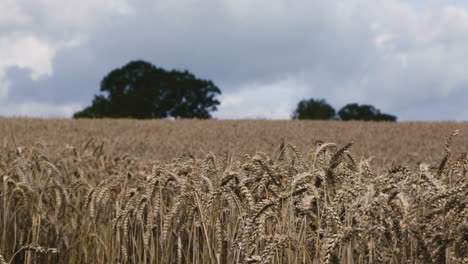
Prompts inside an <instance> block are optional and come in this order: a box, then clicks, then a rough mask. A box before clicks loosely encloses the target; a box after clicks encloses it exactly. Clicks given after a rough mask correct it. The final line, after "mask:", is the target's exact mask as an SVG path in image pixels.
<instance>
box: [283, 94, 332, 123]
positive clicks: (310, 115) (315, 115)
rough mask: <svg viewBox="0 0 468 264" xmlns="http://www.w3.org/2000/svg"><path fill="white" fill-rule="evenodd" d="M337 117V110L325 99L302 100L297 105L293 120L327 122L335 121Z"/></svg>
mask: <svg viewBox="0 0 468 264" xmlns="http://www.w3.org/2000/svg"><path fill="white" fill-rule="evenodd" d="M335 116H336V111H335V109H334V108H333V107H332V106H331V105H329V104H328V103H327V102H326V101H325V100H324V99H319V100H315V99H309V100H305V99H304V100H302V101H300V102H299V104H298V105H297V108H296V110H295V111H294V113H293V116H292V118H293V119H316V120H327V119H333V118H335Z"/></svg>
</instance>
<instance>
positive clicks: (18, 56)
mask: <svg viewBox="0 0 468 264" xmlns="http://www.w3.org/2000/svg"><path fill="white" fill-rule="evenodd" d="M54 55H55V48H54V47H53V46H52V45H51V44H50V43H47V41H44V40H41V39H39V38H37V37H35V36H31V35H23V34H19V33H17V34H12V35H7V36H0V58H1V60H0V99H2V98H5V97H6V96H7V95H8V90H9V86H10V81H8V80H6V79H5V78H6V71H7V70H8V68H10V67H14V66H15V67H18V68H28V69H30V70H31V75H30V77H31V79H33V80H38V79H39V78H40V77H43V76H47V75H51V74H52V72H53V69H52V59H53V58H54Z"/></svg>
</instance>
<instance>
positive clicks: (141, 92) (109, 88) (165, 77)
mask: <svg viewBox="0 0 468 264" xmlns="http://www.w3.org/2000/svg"><path fill="white" fill-rule="evenodd" d="M100 91H101V94H98V95H96V96H95V97H94V99H93V102H92V104H91V106H88V107H86V108H85V109H83V110H82V111H80V112H77V113H75V115H74V117H75V118H83V117H84V118H101V117H112V118H120V117H121V118H138V119H144V118H166V117H174V118H210V117H211V115H210V112H211V111H215V110H217V105H219V104H220V102H219V101H218V100H217V99H216V98H215V97H216V95H219V94H221V91H220V89H219V88H218V87H217V86H216V85H214V84H213V82H212V81H209V80H203V79H198V78H196V77H195V76H194V75H193V74H192V73H190V72H189V71H177V70H172V71H166V70H164V69H162V68H158V67H156V66H154V65H152V64H151V63H148V62H145V61H141V60H140V61H132V62H130V63H128V64H126V65H125V66H123V67H122V68H118V69H115V70H113V71H111V72H110V73H109V74H108V75H107V76H105V77H104V79H103V80H102V81H101V88H100Z"/></svg>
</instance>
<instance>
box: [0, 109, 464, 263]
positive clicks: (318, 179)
mask: <svg viewBox="0 0 468 264" xmlns="http://www.w3.org/2000/svg"><path fill="white" fill-rule="evenodd" d="M0 140H1V141H0V264H6V263H27V264H30V263H38V264H42V263H60V264H61V263H64V264H65V263H67V264H68V263H70V264H74V263H77V264H78V263H99V264H101V263H102V264H104V263H120V264H127V263H147V264H150V263H151V264H152V263H178V264H179V263H194V264H204V263H216V264H221V263H252V264H267V263H271V264H279V263H287V264H292V263H310V264H317V263H343V264H361V263H362V264H364V263H369V264H370V263H393V264H396V263H417V264H425V263H446V264H458V263H467V261H468V239H467V238H468V220H467V219H468V209H467V208H468V206H467V202H468V201H467V199H466V198H467V197H468V175H467V171H468V158H467V154H466V152H467V150H468V124H467V123H452V122H402V123H372V122H338V121H327V122H318V121H262V120H244V121H223V120H221V121H219V120H175V121H171V120H147V121H137V120H110V119H106V120H54V119H50V120H41V119H7V118H0Z"/></svg>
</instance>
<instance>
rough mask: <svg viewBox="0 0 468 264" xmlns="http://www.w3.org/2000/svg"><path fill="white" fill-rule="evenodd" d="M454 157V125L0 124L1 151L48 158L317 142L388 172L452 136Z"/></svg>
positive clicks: (429, 156)
mask: <svg viewBox="0 0 468 264" xmlns="http://www.w3.org/2000/svg"><path fill="white" fill-rule="evenodd" d="M456 129H457V130H459V131H460V135H459V136H457V137H456V138H454V139H453V140H454V142H453V144H452V150H453V152H455V153H461V152H463V151H466V150H467V149H468V123H456V122H402V123H387V122H340V121H292V120H290V121H270V120H238V121H237V120H175V121H174V120H147V121H139V120H122V119H118V120H113V119H104V120H60V119H50V120H48V119H22V118H20V119H0V135H1V137H2V138H1V139H0V140H3V142H0V146H1V145H2V144H3V145H4V146H5V145H11V144H13V136H14V138H15V140H16V144H17V145H19V146H27V145H32V144H36V143H41V144H42V145H44V146H45V147H47V149H48V150H50V154H52V155H53V154H54V153H57V152H56V151H54V150H55V149H62V148H64V147H65V145H71V146H76V147H79V146H84V145H86V144H88V143H89V141H90V140H92V141H93V143H94V144H100V143H103V144H104V145H103V148H104V150H105V151H106V153H112V154H113V155H124V154H129V155H131V156H134V157H135V158H138V159H144V160H146V161H149V162H151V161H154V160H171V159H174V158H178V157H180V156H182V155H183V154H186V153H191V154H193V155H195V156H197V157H203V156H204V155H205V154H206V153H208V152H212V153H213V154H215V155H216V156H219V157H226V156H235V155H238V154H243V153H246V154H250V155H253V154H255V153H256V152H264V153H266V154H268V155H273V154H274V153H275V151H276V152H277V150H278V148H279V146H280V144H281V143H282V142H285V143H290V144H293V145H294V146H296V147H297V149H298V150H299V151H300V152H301V153H302V154H303V156H305V157H307V156H308V155H309V154H310V152H311V151H312V150H313V149H314V148H315V147H316V145H317V142H318V141H322V142H332V143H336V144H338V146H343V145H345V144H348V143H350V142H354V144H353V146H352V148H351V150H352V152H353V154H354V155H355V156H356V157H357V158H360V157H364V158H370V157H372V161H371V166H373V167H374V168H375V169H380V168H388V167H390V166H392V165H405V166H416V165H417V164H418V163H420V162H425V163H434V162H438V161H440V159H441V158H442V155H443V145H444V140H445V138H446V137H447V136H448V135H449V134H450V133H451V132H452V131H454V130H456Z"/></svg>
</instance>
